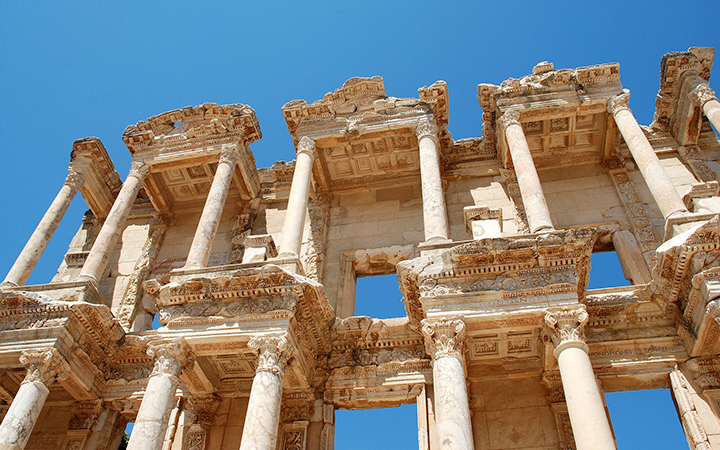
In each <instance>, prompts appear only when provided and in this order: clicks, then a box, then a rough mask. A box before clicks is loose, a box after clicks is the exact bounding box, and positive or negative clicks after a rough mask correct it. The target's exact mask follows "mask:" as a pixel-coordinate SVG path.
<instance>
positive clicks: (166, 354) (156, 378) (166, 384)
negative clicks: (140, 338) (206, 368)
mask: <svg viewBox="0 0 720 450" xmlns="http://www.w3.org/2000/svg"><path fill="white" fill-rule="evenodd" d="M148 354H149V355H150V356H151V357H154V358H155V367H154V368H153V372H152V374H150V377H149V378H148V384H147V387H146V388H145V395H144V396H143V401H142V404H141V405H140V410H139V411H138V414H137V419H135V427H134V428H133V432H132V435H131V436H130V442H129V443H128V447H127V448H128V450H160V449H161V448H162V445H163V441H164V439H165V430H166V428H167V426H168V420H169V418H170V412H171V411H172V409H173V406H174V405H175V391H176V390H177V386H178V382H179V376H180V371H181V370H182V367H183V365H185V364H187V363H188V362H191V361H192V360H191V359H189V356H190V355H189V353H188V350H187V346H186V344H185V342H184V341H183V340H176V341H173V342H161V343H157V344H151V345H150V346H149V347H148Z"/></svg>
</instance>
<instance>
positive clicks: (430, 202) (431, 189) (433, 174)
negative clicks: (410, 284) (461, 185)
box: [415, 117, 449, 242]
mask: <svg viewBox="0 0 720 450" xmlns="http://www.w3.org/2000/svg"><path fill="white" fill-rule="evenodd" d="M415 132H416V133H417V139H418V146H419V147H420V179H421V180H422V200H423V225H424V228H425V242H436V241H447V240H448V237H449V234H448V219H447V210H446V207H445V194H444V192H443V186H442V177H441V174H440V155H439V154H438V145H437V127H436V126H435V124H434V123H432V122H431V121H430V120H428V119H427V118H425V117H423V118H422V119H421V120H420V121H419V122H418V125H417V128H416V130H415Z"/></svg>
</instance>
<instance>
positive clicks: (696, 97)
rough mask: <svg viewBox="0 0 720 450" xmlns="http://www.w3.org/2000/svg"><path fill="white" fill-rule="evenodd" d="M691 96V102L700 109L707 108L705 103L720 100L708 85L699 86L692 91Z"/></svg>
mask: <svg viewBox="0 0 720 450" xmlns="http://www.w3.org/2000/svg"><path fill="white" fill-rule="evenodd" d="M689 95H690V100H691V101H692V102H693V103H694V104H696V105H697V106H699V107H700V108H702V107H703V106H705V103H707V102H709V101H710V100H717V99H718V98H717V96H715V91H713V90H712V88H711V87H710V86H709V85H708V84H707V83H700V84H698V85H697V86H695V88H694V89H693V90H692V91H690V94H689Z"/></svg>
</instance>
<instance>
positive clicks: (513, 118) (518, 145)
mask: <svg viewBox="0 0 720 450" xmlns="http://www.w3.org/2000/svg"><path fill="white" fill-rule="evenodd" d="M499 122H500V129H501V130H502V132H503V134H504V135H505V139H507V146H508V149H509V150H510V156H511V157H512V161H513V166H514V167H515V173H516V175H517V180H518V185H519V186H520V195H521V196H522V200H523V205H524V206H525V215H526V216H527V220H528V225H529V226H530V232H531V233H538V232H543V231H552V230H554V229H555V228H554V227H553V223H552V220H551V219H550V211H549V210H548V207H547V202H546V201H545V194H544V193H543V190H542V186H541V185H540V178H538V174H537V170H536V169H535V163H533V159H532V155H531V154H530V148H529V147H528V143H527V140H526V139H525V133H523V129H522V125H520V114H519V113H518V112H517V111H515V110H509V111H506V112H505V114H503V115H502V117H501V118H500V119H499Z"/></svg>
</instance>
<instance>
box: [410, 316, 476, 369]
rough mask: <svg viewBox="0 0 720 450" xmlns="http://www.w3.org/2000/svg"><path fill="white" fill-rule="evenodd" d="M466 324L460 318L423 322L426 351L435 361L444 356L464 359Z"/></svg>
mask: <svg viewBox="0 0 720 450" xmlns="http://www.w3.org/2000/svg"><path fill="white" fill-rule="evenodd" d="M465 330H466V326H465V322H464V321H463V320H462V319H460V318H455V319H440V320H432V321H431V320H428V319H424V320H423V321H422V328H421V332H422V335H423V337H424V338H425V351H426V352H427V353H428V354H429V355H430V356H431V357H432V359H433V361H434V360H436V359H438V358H442V357H443V356H457V357H458V358H461V359H462V358H463V350H464V347H465Z"/></svg>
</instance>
